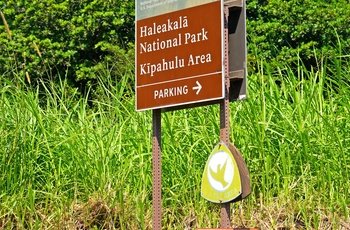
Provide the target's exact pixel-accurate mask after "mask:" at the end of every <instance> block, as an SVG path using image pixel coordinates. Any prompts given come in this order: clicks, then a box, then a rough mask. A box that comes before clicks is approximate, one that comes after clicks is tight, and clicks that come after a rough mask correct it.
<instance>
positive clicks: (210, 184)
mask: <svg viewBox="0 0 350 230" xmlns="http://www.w3.org/2000/svg"><path fill="white" fill-rule="evenodd" d="M241 193H242V185H241V177H240V174H239V170H238V167H237V163H236V160H235V158H234V157H233V155H232V153H231V151H230V150H229V148H228V147H227V146H226V145H225V144H224V143H223V142H220V143H219V144H218V145H217V146H216V147H215V148H214V150H213V151H212V153H211V154H210V156H209V158H208V161H207V163H206V165H205V169H204V173H203V177H202V188H201V194H202V197H203V198H205V199H207V200H209V201H211V202H214V203H226V202H230V201H232V200H234V199H235V198H236V197H238V196H239V195H240V194H241Z"/></svg>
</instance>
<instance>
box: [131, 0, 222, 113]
mask: <svg viewBox="0 0 350 230" xmlns="http://www.w3.org/2000/svg"><path fill="white" fill-rule="evenodd" d="M179 2H180V1H179ZM222 5H223V4H222V1H220V0H218V1H214V2H209V3H206V4H202V5H198V6H194V7H189V8H185V9H182V10H177V11H175V12H170V13H166V14H162V15H158V16H152V17H148V18H142V19H141V20H137V23H136V109H137V110H138V111H140V110H147V109H156V108H165V107H171V106H179V105H185V104H192V103H198V102H205V101H210V100H217V99H221V98H223V97H224V87H223V84H224V77H223V65H224V59H223V25H222V24H223V15H222V11H223V10H222V7H223V6H222Z"/></svg>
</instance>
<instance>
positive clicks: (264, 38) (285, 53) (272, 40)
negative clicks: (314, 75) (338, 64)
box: [247, 0, 350, 67]
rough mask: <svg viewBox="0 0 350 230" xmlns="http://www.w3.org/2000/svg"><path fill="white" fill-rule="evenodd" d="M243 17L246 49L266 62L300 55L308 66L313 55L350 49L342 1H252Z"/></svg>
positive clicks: (348, 11)
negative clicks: (246, 41) (246, 35)
mask: <svg viewBox="0 0 350 230" xmlns="http://www.w3.org/2000/svg"><path fill="white" fill-rule="evenodd" d="M247 17H248V23H247V34H248V36H249V38H248V41H249V42H248V44H249V48H250V51H251V52H253V53H254V54H257V55H259V56H260V57H261V58H263V59H268V60H269V62H270V63H280V62H284V63H287V64H292V63H295V62H296V61H298V60H299V58H300V59H301V60H302V61H303V63H304V64H305V65H306V66H307V67H311V66H314V65H316V64H317V62H318V61H317V58H320V57H324V58H334V56H341V55H342V53H344V52H345V53H349V51H350V27H349V24H350V4H349V2H348V1H346V0H341V1H325V0H324V1H314V0H305V1H296V0H292V1H283V0H270V1H261V0H252V1H248V3H247ZM251 58H252V57H251ZM252 60H253V59H251V61H252Z"/></svg>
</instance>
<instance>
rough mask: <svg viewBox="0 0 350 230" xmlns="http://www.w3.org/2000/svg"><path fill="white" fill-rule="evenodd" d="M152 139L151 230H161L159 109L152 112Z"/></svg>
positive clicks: (160, 113) (160, 114) (160, 116)
mask: <svg viewBox="0 0 350 230" xmlns="http://www.w3.org/2000/svg"><path fill="white" fill-rule="evenodd" d="M152 112H153V115H152V120H153V122H152V123H153V137H152V153H153V154H152V167H153V174H152V182H153V186H152V189H153V191H152V197H153V198H152V200H153V203H152V206H153V229H162V156H161V154H162V148H161V132H162V131H161V123H162V122H161V118H162V112H161V110H160V109H155V110H153V111H152Z"/></svg>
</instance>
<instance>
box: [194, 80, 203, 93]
mask: <svg viewBox="0 0 350 230" xmlns="http://www.w3.org/2000/svg"><path fill="white" fill-rule="evenodd" d="M196 83H197V86H193V88H192V89H193V90H197V92H196V94H197V95H198V94H199V92H200V91H201V89H202V85H201V84H200V83H199V82H198V81H196Z"/></svg>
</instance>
